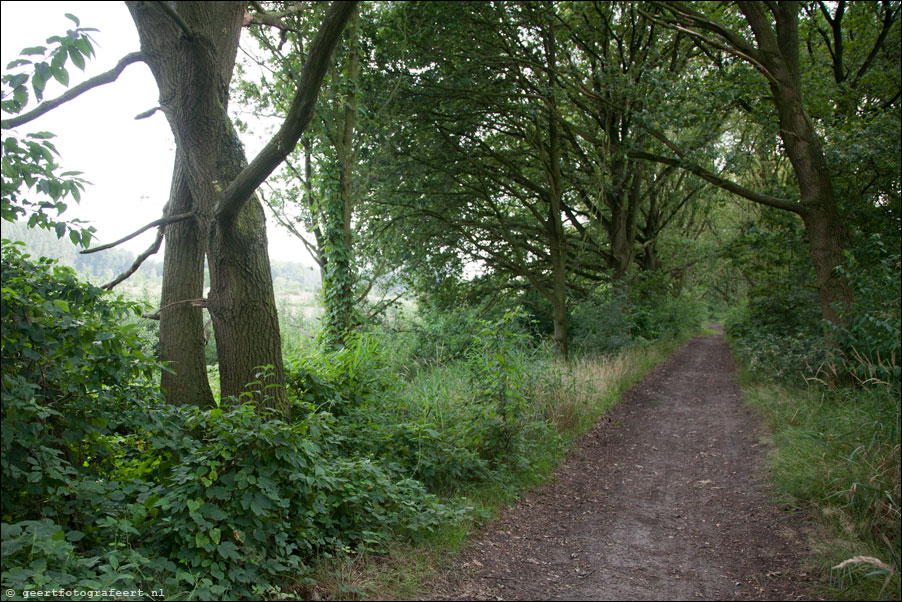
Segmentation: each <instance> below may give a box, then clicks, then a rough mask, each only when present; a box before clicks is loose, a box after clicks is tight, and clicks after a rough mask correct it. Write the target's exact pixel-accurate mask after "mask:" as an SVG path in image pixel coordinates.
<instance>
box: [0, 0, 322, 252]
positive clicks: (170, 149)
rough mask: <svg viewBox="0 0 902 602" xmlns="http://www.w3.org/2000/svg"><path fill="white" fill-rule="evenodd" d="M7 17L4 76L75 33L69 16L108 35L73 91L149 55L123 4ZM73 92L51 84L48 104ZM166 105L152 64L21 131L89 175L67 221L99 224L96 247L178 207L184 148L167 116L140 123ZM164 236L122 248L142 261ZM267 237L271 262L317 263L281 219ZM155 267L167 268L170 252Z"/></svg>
mask: <svg viewBox="0 0 902 602" xmlns="http://www.w3.org/2000/svg"><path fill="white" fill-rule="evenodd" d="M0 9H2V15H0V26H2V36H0V42H2V43H0V62H2V66H3V67H4V68H5V67H6V65H7V64H8V63H9V62H10V61H12V60H14V59H15V58H17V57H18V55H19V52H20V51H21V50H22V49H23V48H26V47H28V46H41V45H46V43H45V40H46V39H47V38H48V37H50V36H52V35H65V32H66V30H68V29H72V28H73V27H74V24H73V23H72V21H70V20H69V19H67V18H66V17H65V16H64V14H65V13H71V14H73V15H75V16H76V17H78V18H79V20H80V21H81V26H82V27H94V28H96V29H98V30H100V31H97V32H94V33H93V34H92V37H93V38H94V41H95V53H96V55H95V57H94V59H92V60H91V61H89V62H88V64H87V66H86V68H85V71H84V73H82V72H81V71H80V70H79V69H78V67H76V66H75V65H73V64H72V63H71V61H70V62H69V63H67V69H68V71H69V78H70V81H69V83H70V85H75V84H78V83H79V82H81V81H82V80H83V79H86V78H88V77H92V76H94V75H97V74H99V73H103V72H104V71H108V70H109V69H111V68H112V67H113V66H114V65H115V64H116V62H117V61H118V60H119V59H120V58H121V57H123V56H124V55H126V54H128V53H129V52H134V51H136V50H139V42H138V34H137V32H136V31H135V27H134V25H133V23H132V20H131V17H130V15H129V13H128V9H126V7H125V4H124V3H122V2H9V1H4V2H2V3H0ZM63 91H64V88H63V87H62V86H61V85H59V84H58V83H57V82H56V81H55V80H53V79H51V80H50V81H49V82H48V84H47V87H46V89H45V90H44V98H45V99H50V98H55V97H56V96H58V95H59V94H61V93H62V92H63ZM29 93H30V101H31V103H30V104H29V107H28V108H29V109H30V108H33V106H34V99H33V98H31V90H30V89H29ZM157 97H158V93H157V88H156V84H155V83H154V81H153V77H152V76H151V74H150V70H149V69H148V68H147V67H146V66H145V65H144V64H140V63H139V64H133V65H129V66H128V67H126V68H125V71H123V72H122V74H121V75H120V76H119V79H118V80H116V81H115V82H113V83H111V84H107V85H105V86H101V87H99V88H95V89H94V90H91V91H89V92H86V93H85V94H83V95H82V96H80V97H78V98H77V99H75V100H73V101H70V102H69V103H66V104H65V105H63V106H61V107H58V108H57V109H55V110H53V111H51V112H50V113H48V114H46V115H44V116H42V117H40V118H38V119H37V120H35V121H33V122H31V123H29V124H26V125H24V126H22V127H21V128H19V129H18V131H20V132H21V133H28V132H35V131H50V132H53V133H54V134H56V135H57V138H56V139H55V140H54V141H53V142H54V144H55V145H56V147H57V149H58V150H59V151H60V155H61V160H60V164H61V166H62V167H63V169H64V170H77V171H82V172H84V174H83V176H82V177H84V178H85V179H86V180H88V181H89V182H91V185H89V186H87V188H86V190H85V193H84V194H83V195H82V201H81V203H80V204H77V205H76V204H75V203H74V201H72V202H70V203H69V210H68V211H67V212H66V213H65V214H64V217H66V218H70V219H71V218H76V217H77V218H80V219H83V220H86V221H89V222H91V224H92V225H93V226H94V227H95V228H97V233H96V238H95V242H94V243H93V244H95V245H96V244H102V243H104V242H111V241H113V240H116V239H118V238H121V237H123V236H125V235H126V234H130V233H131V232H134V231H135V230H137V229H138V228H140V227H141V226H143V225H145V224H147V223H149V222H152V221H154V220H156V219H159V218H160V217H162V211H163V205H164V204H165V203H166V201H167V200H168V198H169V185H170V178H171V176H172V161H173V156H174V152H175V143H174V141H173V138H172V133H171V131H170V129H169V125H168V123H167V122H166V119H165V117H164V116H163V115H162V113H160V112H157V113H155V114H154V115H153V116H152V117H150V118H148V119H143V120H140V121H135V119H134V117H135V115H138V114H139V113H142V112H144V111H147V110H148V109H151V108H153V107H155V106H157V104H158V103H157ZM245 120H247V118H246V117H245ZM260 129H261V130H267V131H269V130H271V128H268V127H262V126H261V128H260ZM244 143H245V146H246V148H247V151H248V154H249V157H248V159H252V158H253V155H254V154H255V153H256V152H257V150H259V149H260V148H262V143H261V142H260V141H259V140H257V139H244ZM154 233H155V230H150V231H148V232H145V233H144V234H143V235H141V236H140V237H138V238H136V239H133V240H131V241H129V242H128V243H125V244H124V245H122V248H125V249H128V250H130V251H132V252H134V253H136V254H137V253H140V252H141V251H143V250H144V249H146V248H147V247H148V246H149V245H150V244H151V243H152V242H153V237H154ZM267 236H268V238H269V248H270V258H271V259H277V260H283V261H299V262H303V263H306V264H308V265H309V264H311V263H312V261H311V260H310V258H309V255H308V254H307V253H306V251H304V250H303V247H302V245H301V243H300V241H298V240H297V239H295V238H293V237H291V236H290V235H288V234H286V233H285V232H284V231H283V230H282V229H281V228H280V227H278V226H277V225H276V223H275V220H274V219H273V218H272V217H269V218H268V219H267ZM155 258H156V259H159V260H162V252H160V253H158V254H157V256H156V257H155Z"/></svg>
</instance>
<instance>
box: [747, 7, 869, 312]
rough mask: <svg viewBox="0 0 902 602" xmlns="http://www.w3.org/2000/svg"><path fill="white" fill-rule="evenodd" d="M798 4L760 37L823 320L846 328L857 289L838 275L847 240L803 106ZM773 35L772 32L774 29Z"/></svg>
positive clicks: (752, 13) (750, 10)
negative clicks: (847, 310) (794, 180)
mask: <svg viewBox="0 0 902 602" xmlns="http://www.w3.org/2000/svg"><path fill="white" fill-rule="evenodd" d="M740 5H741V7H742V9H743V12H745V13H746V17H747V18H748V19H750V23H751V24H752V25H753V27H755V25H757V27H756V33H757V32H760V31H764V28H763V24H759V21H760V19H756V17H757V12H756V9H757V10H760V7H750V6H749V5H748V3H740ZM798 10H799V7H798V3H795V2H784V3H782V4H781V5H780V6H779V9H778V17H777V19H776V26H775V33H776V38H775V39H774V38H770V37H767V36H763V35H760V34H759V44H761V46H762V50H764V51H765V52H764V53H763V54H762V57H763V60H764V61H765V66H766V67H767V69H768V71H769V73H770V74H771V76H772V79H771V80H770V82H769V83H770V88H771V91H772V92H773V94H774V103H775V105H776V108H777V115H778V116H779V121H780V138H781V139H782V140H783V145H784V147H785V149H786V154H787V156H788V157H789V161H790V163H791V164H792V167H793V170H794V171H795V174H796V178H797V180H798V182H799V196H800V199H799V200H800V205H801V207H800V208H801V211H800V212H799V213H800V215H801V217H802V220H803V222H804V223H805V229H806V233H807V234H808V245H809V248H810V250H811V259H812V262H813V263H814V269H815V273H816V274H817V290H818V297H819V299H820V305H821V314H822V315H823V317H824V319H826V320H828V321H830V322H832V323H833V324H836V325H842V324H843V322H844V317H843V310H844V309H845V308H847V307H848V306H849V305H850V304H851V302H852V296H853V295H852V289H851V287H850V286H849V284H848V281H847V280H846V278H845V277H844V276H842V275H841V274H839V273H837V268H839V267H840V266H842V265H843V263H844V261H845V259H844V256H843V249H844V248H845V242H846V234H845V228H844V227H843V224H842V221H841V220H840V217H839V211H838V209H837V206H836V197H835V195H834V190H833V182H832V180H831V178H830V171H829V169H828V167H827V160H826V158H825V157H824V153H823V150H822V149H821V145H820V142H819V140H818V136H817V133H816V132H815V131H814V127H813V126H812V124H811V121H810V119H809V118H808V115H807V114H806V112H805V107H804V104H803V102H802V88H801V86H802V84H801V80H800V76H799V37H798ZM768 30H769V28H768Z"/></svg>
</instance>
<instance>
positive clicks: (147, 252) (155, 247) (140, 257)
mask: <svg viewBox="0 0 902 602" xmlns="http://www.w3.org/2000/svg"><path fill="white" fill-rule="evenodd" d="M161 246H163V228H160V229H159V230H157V237H156V239H155V240H154V241H153V244H152V245H150V246H149V247H147V250H145V251H144V252H143V253H141V254H140V255H138V257H137V258H136V259H135V262H134V263H133V264H132V265H131V267H130V268H128V269H127V270H125V271H124V272H122V273H121V274H119V275H118V276H116V277H115V278H113V279H112V280H110V281H109V282H107V283H106V284H104V285H102V286H101V287H100V288H102V289H103V290H105V291H111V290H113V287H114V286H116V285H117V284H119V283H120V282H122V281H124V280H125V279H127V278H128V277H129V276H131V275H132V274H134V273H135V272H137V271H138V268H140V267H141V264H142V263H144V260H145V259H147V258H148V257H150V256H151V255H153V254H154V253H156V252H157V251H159V250H160V247H161Z"/></svg>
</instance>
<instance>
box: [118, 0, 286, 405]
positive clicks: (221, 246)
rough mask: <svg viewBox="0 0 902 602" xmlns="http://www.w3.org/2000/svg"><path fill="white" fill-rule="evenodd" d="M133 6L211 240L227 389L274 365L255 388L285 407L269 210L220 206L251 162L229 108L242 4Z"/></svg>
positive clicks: (212, 298) (241, 389) (214, 312)
mask: <svg viewBox="0 0 902 602" xmlns="http://www.w3.org/2000/svg"><path fill="white" fill-rule="evenodd" d="M128 7H129V10H130V11H131V13H132V17H133V19H134V21H135V25H136V26H137V29H138V34H139V36H140V39H141V49H142V52H143V53H144V56H145V61H146V63H147V65H148V66H149V67H150V69H151V71H152V72H153V75H154V77H155V79H156V81H157V85H158V87H159V89H160V107H161V108H162V110H163V113H164V114H165V115H166V118H167V120H168V121H169V125H170V127H171V128H172V131H173V134H174V136H175V139H176V144H177V145H178V148H179V152H180V155H179V157H181V160H180V165H179V168H178V169H183V170H184V173H185V174H186V179H187V182H188V187H189V189H190V194H191V197H192V198H193V202H194V209H195V211H196V212H197V213H198V220H199V223H200V229H199V233H200V234H201V235H202V237H203V240H204V241H205V244H206V251H207V256H208V263H209V266H210V282H211V290H210V295H209V298H208V302H207V307H208V309H209V311H210V315H211V317H212V319H213V328H214V332H215V334H216V342H217V351H218V352H219V359H220V374H221V391H222V395H223V396H239V395H241V394H242V393H245V392H246V386H247V384H248V383H251V382H253V381H256V380H258V378H257V373H258V367H260V366H264V365H269V366H272V367H273V370H272V372H271V373H270V375H269V376H268V377H267V378H265V379H263V382H262V383H261V384H262V386H254V387H253V388H254V389H261V388H263V387H266V386H267V385H276V386H275V387H271V388H269V389H268V390H267V391H266V395H265V401H264V396H255V400H256V401H257V402H258V403H261V404H263V405H266V406H268V407H272V408H275V409H277V410H279V411H285V410H287V394H286V391H285V390H284V376H283V366H282V352H281V342H280V335H279V325H278V317H277V314H276V308H275V295H274V292H273V288H272V278H271V275H270V269H269V257H268V251H267V247H266V233H265V223H264V216H263V210H262V208H261V206H260V204H259V202H258V201H257V200H256V198H253V199H251V200H250V201H249V202H246V203H245V204H244V205H243V207H242V208H241V210H240V211H239V212H238V214H237V216H234V217H227V218H224V219H218V218H217V217H215V216H214V210H215V208H216V204H217V202H218V200H219V198H220V196H221V195H222V192H223V190H224V189H225V187H226V186H227V185H228V184H229V183H230V182H231V181H232V180H233V179H234V178H235V177H236V176H237V175H238V174H239V173H240V172H241V170H242V169H243V168H244V166H245V165H246V164H247V161H246V158H245V156H244V150H243V148H242V146H241V143H240V142H239V140H238V138H237V135H236V134H235V132H234V130H233V128H232V124H231V121H230V119H229V117H228V114H227V111H226V109H227V105H228V94H229V84H230V81H231V77H232V71H233V68H234V65H235V56H236V52H237V49H238V39H239V37H240V33H241V27H242V25H243V19H244V10H245V5H244V3H240V2H180V3H178V4H177V9H176V10H177V14H170V13H168V12H167V11H166V10H164V8H163V6H162V5H150V4H146V3H143V2H129V3H128ZM186 28H187V29H188V30H189V31H186ZM177 171H178V170H177ZM178 242H179V241H178V240H177V241H176V244H178ZM170 244H171V242H169V241H167V255H168V254H169V253H170V252H179V250H178V249H173V250H172V251H171V250H170ZM170 277H172V274H170ZM164 318H165V314H163V315H162V316H161V321H162V320H163V319H164ZM161 326H162V325H161ZM167 328H168V326H167ZM181 361H183V360H181V359H180V362H181ZM204 378H206V375H204ZM191 387H192V388H196V387H200V385H198V384H197V383H195V384H193V385H191Z"/></svg>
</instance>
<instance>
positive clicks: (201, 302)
mask: <svg viewBox="0 0 902 602" xmlns="http://www.w3.org/2000/svg"><path fill="white" fill-rule="evenodd" d="M181 303H190V304H191V305H192V306H194V307H206V306H207V300H206V299H182V300H180V301H173V302H172V303H167V304H166V305H164V306H163V307H161V308H160V309H158V310H157V311H155V312H153V313H152V314H144V315H142V316H141V317H142V318H147V319H148V320H159V319H160V312H162V311H163V310H164V309H167V308H169V307H172V306H173V305H179V304H181Z"/></svg>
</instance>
